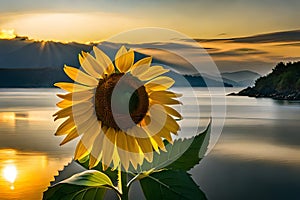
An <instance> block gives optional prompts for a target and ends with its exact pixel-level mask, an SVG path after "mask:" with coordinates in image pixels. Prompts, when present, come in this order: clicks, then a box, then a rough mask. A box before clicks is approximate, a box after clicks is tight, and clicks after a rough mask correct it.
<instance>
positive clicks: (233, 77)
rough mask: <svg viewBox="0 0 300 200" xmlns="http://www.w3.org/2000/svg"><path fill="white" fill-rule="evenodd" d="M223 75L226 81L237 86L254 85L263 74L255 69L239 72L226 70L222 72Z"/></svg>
mask: <svg viewBox="0 0 300 200" xmlns="http://www.w3.org/2000/svg"><path fill="white" fill-rule="evenodd" d="M221 76H222V77H223V80H224V82H227V83H230V84H232V85H233V86H235V87H248V86H253V85H254V83H255V80H256V79H257V78H259V77H260V76H261V75H260V74H258V73H256V72H253V71H249V70H243V71H237V72H225V73H222V74H221Z"/></svg>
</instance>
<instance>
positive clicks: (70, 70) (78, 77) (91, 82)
mask: <svg viewBox="0 0 300 200" xmlns="http://www.w3.org/2000/svg"><path fill="white" fill-rule="evenodd" d="M64 71H65V73H66V74H67V75H68V76H69V77H70V78H71V79H72V80H73V81H76V82H77V83H80V84H83V85H87V86H92V87H95V86H97V85H98V80H97V79H95V78H93V77H91V76H90V75H87V74H86V73H84V72H82V71H80V70H79V69H77V68H74V67H69V66H66V65H65V67H64Z"/></svg>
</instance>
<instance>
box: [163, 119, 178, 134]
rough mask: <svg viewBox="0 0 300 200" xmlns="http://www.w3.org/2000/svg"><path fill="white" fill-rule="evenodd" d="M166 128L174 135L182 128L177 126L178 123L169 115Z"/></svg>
mask: <svg viewBox="0 0 300 200" xmlns="http://www.w3.org/2000/svg"><path fill="white" fill-rule="evenodd" d="M165 127H166V128H167V129H168V130H169V131H170V132H172V133H174V134H177V131H178V130H180V127H179V125H178V124H177V122H176V121H175V120H174V119H173V118H172V117H170V116H169V115H168V116H167V122H166V125H165Z"/></svg>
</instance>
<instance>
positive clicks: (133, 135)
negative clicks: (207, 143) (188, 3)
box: [53, 46, 182, 170]
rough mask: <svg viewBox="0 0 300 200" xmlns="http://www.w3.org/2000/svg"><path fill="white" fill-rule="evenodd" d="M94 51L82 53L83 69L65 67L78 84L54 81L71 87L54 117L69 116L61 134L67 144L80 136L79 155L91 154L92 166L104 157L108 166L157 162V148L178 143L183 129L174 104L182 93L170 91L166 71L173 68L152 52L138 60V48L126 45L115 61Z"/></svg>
mask: <svg viewBox="0 0 300 200" xmlns="http://www.w3.org/2000/svg"><path fill="white" fill-rule="evenodd" d="M93 52H94V55H95V56H92V55H91V54H89V53H86V52H82V53H81V54H79V62H80V65H81V67H82V70H80V69H77V68H75V67H70V66H66V65H65V66H64V71H65V73H66V74H67V75H68V76H69V77H70V78H71V79H72V80H73V81H74V83H68V82H59V83H56V84H54V85H55V86H57V87H59V88H61V89H63V90H65V91H67V92H68V93H65V94H58V95H57V96H58V97H60V98H62V99H63V100H62V101H60V102H58V103H57V106H58V107H59V108H61V109H60V110H59V111H57V112H56V113H55V114H54V115H53V117H55V119H54V120H57V119H62V118H64V119H65V121H64V122H63V123H62V124H61V125H60V126H59V127H58V128H57V130H56V133H55V135H57V136H61V135H66V137H65V138H64V140H63V141H62V142H61V145H63V144H65V143H67V142H69V141H71V140H73V139H75V138H77V137H79V136H80V140H79V142H78V144H77V147H76V150H75V155H74V159H75V160H81V159H83V158H84V157H85V156H87V155H89V156H90V159H89V167H90V168H93V167H94V166H96V165H98V163H99V162H100V161H101V162H102V166H103V169H104V170H106V169H107V168H108V167H111V168H112V169H116V168H117V167H118V166H122V167H123V169H124V170H128V169H129V167H130V164H131V165H132V166H133V167H134V168H135V169H136V168H137V166H138V165H140V164H142V163H143V161H144V159H146V160H147V161H149V162H152V160H153V152H154V151H156V152H158V153H159V152H160V150H162V151H166V149H165V145H164V142H163V139H166V140H167V141H168V142H169V143H171V144H172V136H171V134H177V132H178V130H179V129H180V127H179V125H178V124H177V122H176V121H177V120H179V119H181V118H182V117H181V115H180V114H179V113H178V112H177V111H176V110H175V109H174V108H172V107H171V106H172V105H176V104H180V102H179V101H178V100H177V99H176V98H178V97H180V96H181V95H180V94H176V93H173V92H171V91H168V89H169V88H170V87H171V86H172V85H173V84H174V80H173V79H172V78H170V77H167V76H161V75H162V74H164V73H166V72H168V71H169V70H167V69H165V68H163V67H162V66H151V62H152V57H145V58H143V59H141V60H138V61H137V62H135V63H134V51H133V50H127V49H126V48H125V47H124V46H122V47H121V48H120V49H119V50H118V52H117V53H116V55H115V60H114V62H112V61H111V60H110V58H109V57H108V56H107V55H106V54H105V53H104V52H103V51H101V50H100V49H99V48H97V47H93Z"/></svg>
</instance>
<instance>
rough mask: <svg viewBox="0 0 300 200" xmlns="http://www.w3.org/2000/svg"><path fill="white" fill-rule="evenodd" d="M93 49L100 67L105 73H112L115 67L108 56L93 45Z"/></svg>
mask: <svg viewBox="0 0 300 200" xmlns="http://www.w3.org/2000/svg"><path fill="white" fill-rule="evenodd" d="M93 50H94V53H95V56H96V60H97V61H98V63H99V64H100V65H101V66H102V68H104V71H105V73H107V74H112V73H113V72H114V71H115V69H114V65H113V63H112V62H111V60H110V58H109V57H108V56H107V55H106V54H105V53H104V52H103V51H101V50H100V49H99V48H97V47H96V46H94V47H93Z"/></svg>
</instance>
